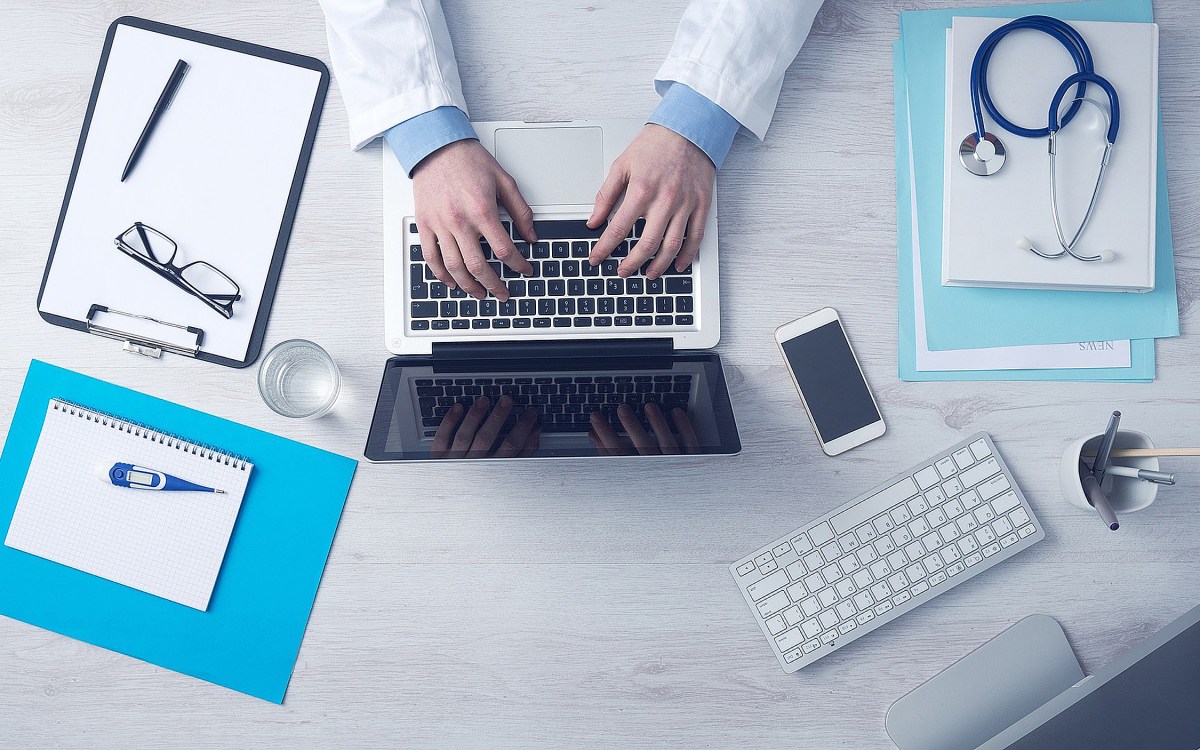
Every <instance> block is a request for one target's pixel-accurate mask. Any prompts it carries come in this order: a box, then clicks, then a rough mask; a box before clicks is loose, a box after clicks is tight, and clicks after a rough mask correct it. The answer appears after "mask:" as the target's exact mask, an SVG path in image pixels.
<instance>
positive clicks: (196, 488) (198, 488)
mask: <svg viewBox="0 0 1200 750" xmlns="http://www.w3.org/2000/svg"><path fill="white" fill-rule="evenodd" d="M108 479H109V481H110V482H112V483H113V484H114V485H116V486H117V487H127V488H129V489H133V490H166V491H168V492H217V493H221V494H224V492H225V490H214V489H213V488H212V487H204V486H202V485H199V484H193V483H192V482H189V481H187V480H185V479H180V478H179V477H173V476H171V475H170V474H167V473H166V472H162V471H155V470H154V469H147V468H145V467H144V466H134V465H133V464H122V463H116V464H113V465H112V468H111V469H109V470H108Z"/></svg>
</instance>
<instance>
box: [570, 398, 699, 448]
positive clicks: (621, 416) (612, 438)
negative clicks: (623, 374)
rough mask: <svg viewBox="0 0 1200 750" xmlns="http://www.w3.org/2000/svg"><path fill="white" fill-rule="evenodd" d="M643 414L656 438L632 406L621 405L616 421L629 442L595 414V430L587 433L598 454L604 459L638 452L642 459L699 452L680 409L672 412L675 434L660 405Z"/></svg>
mask: <svg viewBox="0 0 1200 750" xmlns="http://www.w3.org/2000/svg"><path fill="white" fill-rule="evenodd" d="M642 413H643V414H644V415H645V417H646V421H647V422H649V423H650V429H652V430H654V437H651V436H650V434H649V433H648V432H646V428H645V427H644V426H642V422H641V420H640V419H638V416H637V412H635V411H634V409H633V407H632V406H630V405H629V404H621V405H620V406H619V407H617V419H618V420H620V422H621V426H622V427H624V428H625V434H626V435H628V436H629V439H628V440H625V439H623V438H622V437H621V436H620V435H618V434H617V431H616V430H615V429H613V426H612V425H611V424H609V422H608V420H607V419H605V418H604V415H603V414H601V413H600V412H598V411H594V412H592V414H591V416H590V417H589V419H590V420H591V427H592V429H591V432H589V433H588V439H589V440H591V441H592V445H594V446H596V452H597V453H598V454H600V455H601V456H632V455H634V454H635V452H636V453H637V454H638V455H642V456H658V455H678V454H680V453H687V454H694V453H699V452H700V440H699V438H697V437H696V429H695V427H693V426H692V420H690V419H688V415H687V412H686V411H684V410H683V409H682V408H680V407H678V406H677V407H675V408H674V409H672V410H671V422H673V423H674V425H675V429H674V430H672V429H671V426H670V425H668V424H667V419H666V417H665V416H663V413H662V409H660V408H659V407H658V404H654V403H649V404H646V405H645V406H644V407H643V408H642ZM676 435H678V438H676Z"/></svg>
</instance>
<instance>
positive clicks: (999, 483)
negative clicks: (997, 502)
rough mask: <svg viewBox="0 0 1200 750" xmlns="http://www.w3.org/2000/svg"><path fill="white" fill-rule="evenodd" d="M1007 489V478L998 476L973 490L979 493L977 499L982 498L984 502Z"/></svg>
mask: <svg viewBox="0 0 1200 750" xmlns="http://www.w3.org/2000/svg"><path fill="white" fill-rule="evenodd" d="M1009 487H1010V485H1009V483H1008V477H1006V476H1004V475H1003V474H999V475H997V476H994V477H992V478H991V479H988V480H986V481H984V482H983V483H982V484H980V485H979V486H978V487H976V488H975V491H976V492H978V493H979V497H981V498H983V499H984V500H990V499H991V498H993V497H995V496H996V495H998V494H1000V493H1001V492H1003V491H1004V490H1007V489H1008V488H1009Z"/></svg>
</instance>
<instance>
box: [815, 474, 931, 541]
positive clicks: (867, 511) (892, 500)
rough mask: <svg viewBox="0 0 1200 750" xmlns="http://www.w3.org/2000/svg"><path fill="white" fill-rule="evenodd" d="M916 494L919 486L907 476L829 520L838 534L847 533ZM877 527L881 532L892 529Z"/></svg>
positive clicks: (876, 525) (877, 525)
mask: <svg viewBox="0 0 1200 750" xmlns="http://www.w3.org/2000/svg"><path fill="white" fill-rule="evenodd" d="M915 494H917V487H916V485H915V484H914V483H913V480H912V478H911V477H905V478H904V479H902V480H900V481H899V482H896V483H895V484H893V485H892V486H890V487H887V488H885V489H883V490H881V491H880V492H878V493H876V494H875V495H873V496H871V497H869V498H867V499H865V500H863V501H862V502H860V503H857V504H856V505H854V506H852V507H850V508H848V509H846V510H844V511H842V512H841V513H838V514H837V515H835V516H834V517H833V518H831V519H829V522H830V524H832V526H833V528H834V530H836V531H837V533H838V534H845V533H846V532H848V531H850V530H851V529H853V528H854V527H855V526H858V525H859V524H860V523H862V522H864V521H867V520H869V519H871V518H872V517H874V516H875V515H877V514H879V513H883V512H884V511H886V510H888V509H889V508H891V507H892V506H893V505H895V504H897V503H899V502H901V501H903V500H907V499H908V498H910V497H912V496H913V495H915ZM875 529H876V530H877V531H878V532H879V533H883V532H885V531H890V530H891V528H890V527H889V528H887V529H881V528H879V524H878V523H876V524H875Z"/></svg>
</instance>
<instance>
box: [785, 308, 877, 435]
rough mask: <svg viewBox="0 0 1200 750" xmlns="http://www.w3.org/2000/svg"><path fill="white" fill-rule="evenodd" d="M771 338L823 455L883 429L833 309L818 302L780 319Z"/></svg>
mask: <svg viewBox="0 0 1200 750" xmlns="http://www.w3.org/2000/svg"><path fill="white" fill-rule="evenodd" d="M775 341H776V342H777V343H778V344H779V350H780V351H781V352H782V353H783V359H784V361H785V362H786V363H787V367H788V372H789V373H791V376H792V382H793V383H795V384H796V390H797V391H799V392H800V402H801V403H802V404H804V411H806V412H807V413H808V421H809V422H811V423H812V426H813V432H815V433H816V434H817V440H818V441H820V443H821V450H822V451H824V452H825V455H827V456H836V455H838V454H839V453H845V452H846V451H848V450H850V449H851V448H854V447H857V446H859V445H862V444H863V443H865V442H867V441H868V440H874V439H875V438H877V437H879V436H880V435H882V434H883V432H884V429H885V427H884V424H883V416H882V415H880V413H879V406H878V405H877V404H876V403H875V396H873V395H872V394H871V389H870V387H868V386H867V379H866V377H865V376H864V375H863V371H862V367H860V366H859V364H858V358H857V357H855V356H854V350H853V349H851V348H850V340H849V339H847V338H846V330H845V329H844V328H843V327H842V319H841V318H840V317H838V314H837V310H834V309H833V308H832V307H824V308H822V309H820V310H817V311H816V312H814V313H812V314H810V315H805V316H804V317H803V318H800V319H799V320H793V321H792V322H791V323H785V324H784V325H781V326H779V328H777V329H775Z"/></svg>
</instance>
